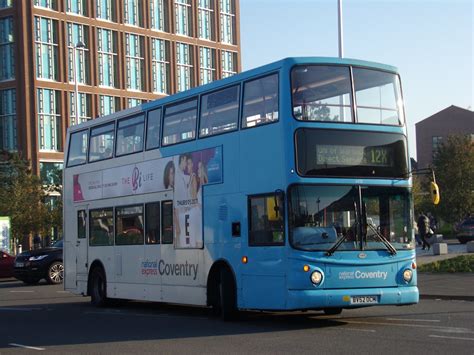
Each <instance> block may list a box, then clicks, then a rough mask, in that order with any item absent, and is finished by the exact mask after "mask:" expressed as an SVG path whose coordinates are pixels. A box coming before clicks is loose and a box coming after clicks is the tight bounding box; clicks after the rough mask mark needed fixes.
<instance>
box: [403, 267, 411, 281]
mask: <svg viewBox="0 0 474 355" xmlns="http://www.w3.org/2000/svg"><path fill="white" fill-rule="evenodd" d="M412 277H413V271H411V270H410V269H405V271H403V279H404V280H405V281H406V282H410V281H411V279H412Z"/></svg>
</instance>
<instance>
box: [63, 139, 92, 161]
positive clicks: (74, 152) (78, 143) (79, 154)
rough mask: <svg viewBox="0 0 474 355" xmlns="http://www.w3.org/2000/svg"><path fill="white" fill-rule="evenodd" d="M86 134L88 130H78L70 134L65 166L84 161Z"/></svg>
mask: <svg viewBox="0 0 474 355" xmlns="http://www.w3.org/2000/svg"><path fill="white" fill-rule="evenodd" d="M88 136H89V132H88V131H80V132H76V133H73V134H71V139H70V142H69V156H68V160H67V166H76V165H81V164H84V163H85V162H86V159H87V138H88Z"/></svg>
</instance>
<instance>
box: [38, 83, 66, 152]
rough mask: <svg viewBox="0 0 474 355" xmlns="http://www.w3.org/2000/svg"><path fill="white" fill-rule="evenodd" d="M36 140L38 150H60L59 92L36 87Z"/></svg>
mask: <svg viewBox="0 0 474 355" xmlns="http://www.w3.org/2000/svg"><path fill="white" fill-rule="evenodd" d="M37 95H38V97H37V102H38V136H39V137H38V138H39V139H38V141H39V148H40V150H50V151H61V149H62V148H61V144H62V142H61V137H62V130H61V112H60V107H61V105H60V100H61V92H60V91H57V90H50V89H37Z"/></svg>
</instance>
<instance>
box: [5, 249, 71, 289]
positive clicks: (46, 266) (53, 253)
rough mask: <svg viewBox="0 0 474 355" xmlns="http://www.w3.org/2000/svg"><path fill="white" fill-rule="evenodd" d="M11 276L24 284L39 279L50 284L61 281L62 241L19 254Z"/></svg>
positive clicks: (62, 267)
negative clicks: (48, 246)
mask: <svg viewBox="0 0 474 355" xmlns="http://www.w3.org/2000/svg"><path fill="white" fill-rule="evenodd" d="M13 276H14V277H16V278H17V279H18V280H21V281H23V282H24V283H26V284H36V283H38V282H39V281H40V280H41V279H46V281H47V282H48V283H50V284H59V283H61V282H63V279H64V266H63V241H62V240H58V241H57V242H56V243H54V244H53V245H52V246H51V247H50V248H43V249H37V250H28V251H25V252H23V253H21V254H19V255H18V256H17V257H16V259H15V265H14V268H13Z"/></svg>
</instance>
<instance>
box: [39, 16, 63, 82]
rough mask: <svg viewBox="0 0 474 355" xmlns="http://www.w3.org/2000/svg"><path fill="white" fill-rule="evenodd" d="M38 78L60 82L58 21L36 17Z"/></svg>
mask: <svg viewBox="0 0 474 355" xmlns="http://www.w3.org/2000/svg"><path fill="white" fill-rule="evenodd" d="M35 48H36V77H37V78H38V79H48V80H58V79H59V64H58V63H59V62H58V60H59V59H58V21H56V20H52V19H49V18H44V17H35Z"/></svg>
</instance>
